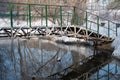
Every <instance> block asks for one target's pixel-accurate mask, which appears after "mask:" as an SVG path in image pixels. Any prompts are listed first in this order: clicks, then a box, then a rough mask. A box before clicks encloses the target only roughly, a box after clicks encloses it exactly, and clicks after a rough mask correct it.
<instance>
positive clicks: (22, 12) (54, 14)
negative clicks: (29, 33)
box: [0, 2, 118, 37]
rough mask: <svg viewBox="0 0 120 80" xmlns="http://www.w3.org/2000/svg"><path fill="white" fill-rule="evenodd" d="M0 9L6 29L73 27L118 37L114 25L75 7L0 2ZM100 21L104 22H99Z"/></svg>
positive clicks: (0, 15) (0, 16)
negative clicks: (0, 9)
mask: <svg viewBox="0 0 120 80" xmlns="http://www.w3.org/2000/svg"><path fill="white" fill-rule="evenodd" d="M0 7H2V8H3V9H2V11H0V18H1V19H3V21H6V22H7V24H6V25H7V27H11V28H14V27H16V26H19V27H30V28H31V27H34V26H37V27H52V26H55V25H56V26H57V27H61V30H62V27H66V26H69V25H74V26H78V27H81V28H85V29H87V30H90V31H93V32H95V33H97V34H102V35H105V36H107V37H116V36H118V30H117V26H116V23H114V22H112V21H110V20H107V19H104V18H101V17H99V16H97V15H95V14H92V13H90V12H87V11H83V10H81V9H79V8H77V7H75V6H61V5H41V4H26V3H7V2H0ZM6 18H7V19H6ZM5 19H6V20H5ZM101 19H102V20H104V22H101V21H102V20H101ZM23 21H24V22H23ZM23 23H24V24H23ZM50 24H52V25H50ZM102 24H104V26H103V25H102ZM1 26H2V25H1ZM1 26H0V27H1ZM2 27H6V26H2ZM102 31H103V33H102Z"/></svg>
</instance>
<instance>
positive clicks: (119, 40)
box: [112, 35, 120, 59]
mask: <svg viewBox="0 0 120 80" xmlns="http://www.w3.org/2000/svg"><path fill="white" fill-rule="evenodd" d="M112 46H113V47H114V48H115V50H114V52H113V55H114V56H115V57H118V58H119V59H120V35H119V36H118V37H116V39H115V40H114V42H113V43H112Z"/></svg>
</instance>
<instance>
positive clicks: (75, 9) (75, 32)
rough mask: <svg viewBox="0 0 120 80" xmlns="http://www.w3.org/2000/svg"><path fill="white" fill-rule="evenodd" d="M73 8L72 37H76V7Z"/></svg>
mask: <svg viewBox="0 0 120 80" xmlns="http://www.w3.org/2000/svg"><path fill="white" fill-rule="evenodd" d="M73 8H74V13H73V15H74V20H73V21H74V33H75V34H74V37H76V21H77V19H76V18H77V17H76V7H73Z"/></svg>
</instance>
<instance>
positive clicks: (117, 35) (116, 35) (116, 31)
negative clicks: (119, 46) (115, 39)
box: [116, 26, 118, 36]
mask: <svg viewBox="0 0 120 80" xmlns="http://www.w3.org/2000/svg"><path fill="white" fill-rule="evenodd" d="M116 36H118V30H117V26H116Z"/></svg>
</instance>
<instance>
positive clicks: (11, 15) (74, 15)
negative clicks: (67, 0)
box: [0, 2, 118, 37]
mask: <svg viewBox="0 0 120 80" xmlns="http://www.w3.org/2000/svg"><path fill="white" fill-rule="evenodd" d="M0 3H3V4H9V6H10V8H9V9H10V13H9V14H0V16H9V17H10V22H11V23H10V24H11V27H13V24H14V23H13V17H15V16H18V15H14V14H13V4H20V5H28V14H23V15H20V14H19V16H27V17H28V21H27V22H28V23H29V26H30V27H32V25H31V19H32V17H37V16H32V15H31V6H32V5H38V6H44V8H45V16H42V17H45V20H46V27H47V26H48V18H49V17H55V18H57V16H56V14H55V15H53V16H51V15H49V14H48V6H55V7H56V6H57V7H59V15H58V18H59V19H60V25H61V26H62V25H63V17H64V16H68V17H69V15H64V14H63V12H62V11H63V7H72V8H73V13H70V12H67V14H71V15H72V16H73V18H74V20H73V21H74V25H77V24H76V19H79V18H80V19H81V20H83V21H85V23H86V29H88V22H89V23H92V24H95V25H96V26H97V33H98V34H100V33H99V32H100V29H99V28H100V26H101V24H100V19H101V18H102V19H104V20H106V21H107V23H108V25H107V27H105V26H102V27H104V28H106V29H108V35H107V36H108V37H110V31H111V30H112V31H114V32H115V35H116V36H117V35H118V30H117V26H116V27H115V30H113V29H111V26H110V23H112V24H114V25H116V23H115V22H112V21H110V20H108V19H105V18H103V17H100V16H98V15H95V14H93V13H90V12H87V11H85V10H82V9H80V8H78V7H76V6H68V5H46V4H27V3H11V2H0ZM76 9H79V10H80V11H82V12H84V13H85V14H86V15H85V18H82V17H79V16H77V15H76V13H75V12H76ZM88 14H89V15H92V16H95V17H96V18H97V21H92V20H89V19H88V18H89V16H88ZM38 17H41V16H38ZM68 20H69V19H68Z"/></svg>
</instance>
